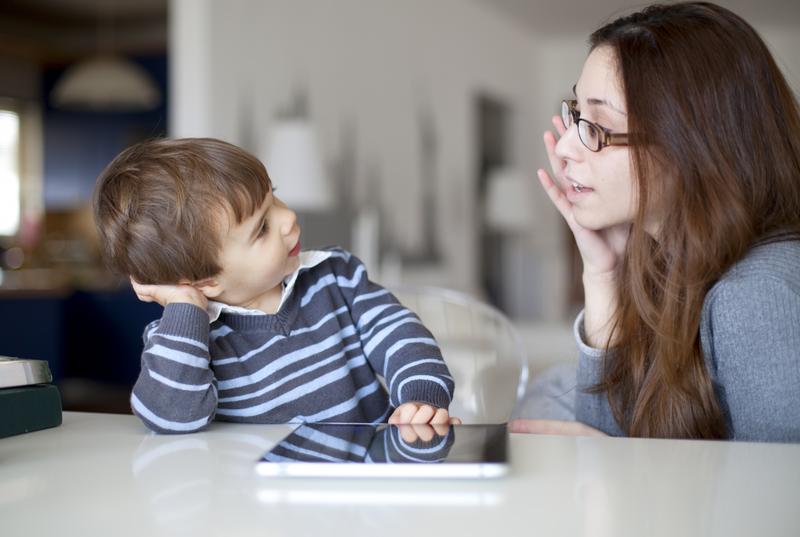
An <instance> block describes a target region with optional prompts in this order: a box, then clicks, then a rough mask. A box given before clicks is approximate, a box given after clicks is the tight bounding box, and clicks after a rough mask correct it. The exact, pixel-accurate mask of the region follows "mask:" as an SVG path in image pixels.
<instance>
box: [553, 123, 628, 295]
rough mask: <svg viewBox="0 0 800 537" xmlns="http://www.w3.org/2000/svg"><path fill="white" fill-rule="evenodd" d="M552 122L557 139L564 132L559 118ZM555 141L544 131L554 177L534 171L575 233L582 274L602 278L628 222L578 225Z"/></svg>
mask: <svg viewBox="0 0 800 537" xmlns="http://www.w3.org/2000/svg"><path fill="white" fill-rule="evenodd" d="M552 122H553V125H554V126H555V128H556V131H557V132H558V136H559V138H560V137H561V136H563V135H564V133H565V132H566V130H565V129H564V125H563V124H562V122H561V118H560V117H558V116H553V119H552ZM556 143H557V140H556V136H555V135H554V134H553V132H552V131H546V132H545V133H544V147H545V149H546V150H547V156H548V158H549V159H550V167H551V169H552V170H553V177H552V178H551V176H550V175H549V174H548V173H547V172H546V171H545V170H543V169H540V170H539V171H538V173H537V175H538V176H539V182H541V183H542V186H543V187H544V189H545V191H546V192H547V195H548V196H549V197H550V201H552V202H553V205H555V206H556V209H558V212H560V213H561V216H563V217H564V220H566V222H567V225H568V226H569V228H570V230H571V231H572V234H573V235H574V236H575V242H576V243H577V245H578V250H579V251H580V254H581V259H582V260H583V269H584V276H585V277H586V276H588V277H590V278H592V277H599V278H601V279H602V278H604V277H606V276H607V275H609V274H612V273H613V272H614V269H615V268H616V266H617V263H618V262H619V258H620V257H621V256H622V254H623V252H624V251H625V245H626V243H627V242H628V232H629V230H630V225H628V224H622V225H618V226H613V227H609V228H606V229H602V230H598V231H594V230H591V229H587V228H585V227H583V226H581V225H580V224H579V223H578V222H577V221H576V220H575V216H574V214H573V212H572V203H570V201H569V200H568V199H567V196H566V195H565V194H564V190H566V189H568V188H572V186H571V185H570V184H569V182H568V180H567V179H566V177H565V176H564V168H565V167H566V163H565V162H564V160H563V159H561V158H559V157H558V155H556ZM553 178H555V179H553Z"/></svg>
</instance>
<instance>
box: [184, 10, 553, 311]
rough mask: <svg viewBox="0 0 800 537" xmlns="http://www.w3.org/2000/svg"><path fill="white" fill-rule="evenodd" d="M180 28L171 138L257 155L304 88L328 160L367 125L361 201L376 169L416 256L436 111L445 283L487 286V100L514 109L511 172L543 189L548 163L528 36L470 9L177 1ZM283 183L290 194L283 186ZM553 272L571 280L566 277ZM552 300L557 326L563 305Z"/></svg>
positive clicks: (386, 203) (362, 140) (548, 215)
mask: <svg viewBox="0 0 800 537" xmlns="http://www.w3.org/2000/svg"><path fill="white" fill-rule="evenodd" d="M170 18H171V20H172V21H173V23H172V24H171V28H172V35H171V38H170V59H171V65H172V66H173V71H172V73H173V83H172V90H171V102H172V103H173V108H172V117H171V119H172V124H171V130H172V133H171V134H172V135H174V136H190V135H191V136H196V135H208V136H215V137H219V138H223V139H226V140H228V141H231V142H233V143H236V144H239V145H242V146H243V147H245V148H246V149H249V150H251V151H253V152H255V153H257V154H258V153H259V145H260V144H261V143H262V141H263V139H264V136H265V134H266V132H267V129H268V128H269V125H270V122H271V121H272V120H273V118H274V116H275V114H276V112H277V111H278V110H279V109H280V108H281V107H283V106H286V104H287V103H289V102H290V99H291V97H292V93H293V91H294V90H295V89H296V88H303V89H304V90H305V91H306V92H307V94H308V100H309V104H310V112H311V115H312V118H313V120H314V122H315V123H316V126H317V128H318V131H319V135H320V142H321V146H322V150H323V152H324V153H325V158H326V159H327V160H332V159H334V158H335V157H336V156H337V152H338V151H339V150H340V147H341V144H342V140H341V139H340V134H341V132H342V128H343V126H344V125H346V124H347V123H348V122H352V123H353V124H354V125H355V130H356V135H357V142H356V147H357V153H358V155H357V157H358V160H359V162H358V169H357V170H356V177H355V185H356V188H355V192H354V193H353V195H354V196H355V197H356V199H357V201H362V199H360V198H361V197H362V196H363V194H362V193H363V192H364V190H365V188H364V187H365V183H366V181H367V180H368V177H369V174H368V169H369V167H370V166H373V165H374V166H377V170H378V175H379V180H380V183H381V198H382V202H383V207H384V211H385V214H384V216H385V217H386V218H387V220H388V227H391V229H393V230H394V231H395V233H394V235H393V240H394V241H396V243H397V245H398V246H399V247H400V248H402V249H403V250H404V251H407V252H413V251H414V249H415V248H418V247H419V246H420V245H421V244H422V242H423V240H424V237H423V236H422V233H423V229H422V225H421V222H422V206H421V204H420V203H419V198H420V195H421V187H422V185H421V182H420V171H419V170H420V147H419V140H418V136H419V135H418V129H419V126H418V123H417V122H418V116H419V114H420V112H421V111H422V110H423V109H426V108H427V109H428V110H430V111H431V112H432V114H433V117H434V121H435V126H436V130H437V142H438V161H437V168H438V169H437V170H436V175H437V181H438V199H439V200H440V207H439V211H438V212H437V214H436V224H437V225H436V229H437V230H438V233H439V237H438V239H439V241H438V242H439V243H440V244H442V245H443V248H444V250H445V252H444V257H445V259H446V261H445V263H446V265H445V270H444V271H442V272H440V273H439V275H438V276H437V277H438V278H439V279H441V280H443V281H446V283H448V284H449V285H451V286H453V287H458V288H462V289H466V290H475V289H476V288H477V285H478V282H477V273H476V269H477V266H478V263H477V259H476V258H475V256H476V255H477V253H476V252H477V249H476V248H477V234H476V233H475V230H476V222H477V218H478V215H477V214H476V211H475V207H476V200H475V198H474V189H475V175H476V165H477V159H476V157H475V151H474V149H475V144H476V142H475V137H474V134H475V124H474V121H475V117H474V110H473V106H474V103H473V98H474V96H475V94H476V92H478V91H485V92H488V93H490V94H493V95H496V96H498V97H500V98H502V99H505V100H506V101H507V102H508V103H510V104H511V105H512V108H513V110H514V113H515V114H514V125H513V130H514V134H515V136H514V140H515V147H514V148H513V151H512V154H513V160H515V161H516V163H517V164H518V165H520V166H522V167H523V169H524V170H525V171H526V172H528V174H529V175H530V176H531V178H532V180H534V179H533V178H535V169H536V166H537V165H540V164H541V162H540V159H539V157H538V156H534V155H538V153H539V147H540V145H541V136H540V130H541V121H540V119H539V117H538V116H539V115H541V114H540V113H539V107H540V104H539V95H538V92H539V90H540V86H541V82H542V81H540V80H537V78H538V77H537V72H538V71H537V70H536V69H534V65H535V62H534V61H533V59H534V58H536V56H537V50H538V48H539V44H538V43H537V41H536V39H535V37H534V36H532V35H530V34H529V33H527V32H526V31H525V29H524V27H523V26H521V25H518V24H514V23H513V22H512V21H509V20H508V19H507V18H505V17H503V16H501V15H498V14H496V13H495V12H494V11H493V10H490V9H487V8H485V7H484V6H480V5H476V4H473V3H471V2H464V1H461V0H437V1H436V2H429V1H425V0H407V1H403V2H394V1H389V0H382V1H381V0H378V1H360V0H337V1H336V2H313V1H309V0H287V1H270V2H262V1H259V0H239V1H237V2H212V1H210V0H201V1H199V2H198V1H194V0H173V1H172V2H171V4H170ZM209 21H210V23H209ZM274 179H275V180H276V183H277V185H278V187H279V188H280V182H281V180H282V178H274ZM284 180H285V178H284ZM537 193H539V194H540V197H541V198H542V199H540V200H538V201H537V206H540V207H543V210H544V211H546V212H545V213H543V214H542V215H541V218H540V222H539V223H538V224H539V225H538V226H537V232H536V234H535V235H534V234H533V233H532V234H531V237H532V239H531V241H533V240H534V239H533V237H535V236H541V237H544V239H542V240H540V241H539V242H537V246H538V247H539V248H542V249H543V250H542V251H541V252H539V253H538V254H537V255H536V257H537V258H541V259H542V260H543V262H544V260H547V264H548V265H551V266H552V265H560V264H563V261H562V256H561V254H560V245H559V244H558V241H556V240H555V239H553V237H554V236H556V234H557V232H558V230H559V225H560V222H559V220H558V217H557V215H555V214H554V213H553V212H552V211H550V209H549V207H548V205H547V202H546V201H545V200H544V198H543V194H542V193H541V192H539V191H538V190H537ZM539 243H541V244H539ZM548 270H549V271H550V272H552V273H553V274H554V277H555V278H563V270H558V269H556V270H554V269H552V268H550V269H548ZM435 283H442V282H435ZM539 287H542V288H545V287H546V288H548V289H556V290H558V289H560V288H563V285H561V284H557V285H555V286H553V285H550V284H549V283H548V284H547V285H544V284H542V285H540V284H537V283H534V284H533V285H531V282H530V280H529V281H528V282H526V287H525V289H523V290H522V291H521V294H525V291H526V290H527V292H528V294H529V295H530V296H531V297H532V298H531V300H534V299H536V300H539V299H538V298H533V297H536V296H538V295H539V294H540V293H539V289H538V288H539ZM553 302H554V305H555V307H554V309H553V311H554V312H555V313H553V314H554V315H558V314H559V310H558V307H559V305H560V297H556V299H554V300H553Z"/></svg>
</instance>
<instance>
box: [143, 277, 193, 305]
mask: <svg viewBox="0 0 800 537" xmlns="http://www.w3.org/2000/svg"><path fill="white" fill-rule="evenodd" d="M131 285H132V286H133V291H134V292H135V293H136V296H137V297H138V298H139V300H141V301H142V302H158V303H159V304H161V305H162V306H164V307H166V306H167V304H172V303H175V302H183V303H187V304H194V305H195V306H197V307H198V308H201V309H204V310H205V309H206V308H208V298H206V296H205V295H204V294H203V292H202V291H200V289H198V288H196V287H193V286H191V285H189V284H180V285H145V284H142V283H139V282H137V281H136V280H134V279H133V278H131Z"/></svg>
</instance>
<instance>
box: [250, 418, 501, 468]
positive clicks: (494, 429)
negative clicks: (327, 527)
mask: <svg viewBox="0 0 800 537" xmlns="http://www.w3.org/2000/svg"><path fill="white" fill-rule="evenodd" d="M305 425H308V426H312V427H313V426H314V425H322V426H326V427H328V426H353V425H362V426H363V425H369V424H352V423H351V424H332V423H320V424H305ZM374 427H376V428H384V427H394V426H393V425H386V424H380V425H375V426H374ZM450 427H452V428H453V431H454V433H455V441H456V442H458V438H459V434H458V431H459V430H462V431H463V430H466V429H468V428H472V429H475V428H482V429H487V434H486V435H485V436H484V438H486V439H487V441H490V440H492V441H494V442H496V443H495V444H491V445H490V444H486V445H484V446H483V447H482V448H481V449H480V452H481V453H482V454H483V457H484V458H483V459H477V458H476V460H475V461H473V462H447V461H446V460H445V461H443V462H440V463H423V462H413V461H408V462H392V463H388V462H370V463H367V462H353V461H351V462H344V461H342V462H324V461H319V462H316V461H315V462H306V461H268V460H265V458H264V457H266V454H265V455H264V457H262V458H261V459H260V460H259V461H257V463H256V472H257V473H258V474H259V475H261V476H264V477H289V478H339V479H348V478H355V479H364V478H387V479H398V478H399V479H428V478H437V479H440V478H444V479H494V478H498V477H502V476H505V475H507V474H508V470H509V456H508V432H507V429H506V424H486V425H483V424H482V425H474V424H470V425H451V426H450ZM295 430H296V429H295ZM501 432H502V434H500V433H501ZM292 434H293V433H289V434H288V435H287V436H286V437H285V438H284V439H281V441H279V442H277V443H276V444H275V446H273V449H274V448H275V447H276V446H278V445H279V444H280V443H281V442H282V441H283V440H285V439H286V438H289V436H291V435H292ZM270 451H271V450H270ZM267 453H269V452H267ZM489 453H491V456H487V454H489Z"/></svg>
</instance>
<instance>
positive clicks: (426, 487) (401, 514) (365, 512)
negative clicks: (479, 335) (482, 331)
mask: <svg viewBox="0 0 800 537" xmlns="http://www.w3.org/2000/svg"><path fill="white" fill-rule="evenodd" d="M290 430H291V428H290V427H289V426H284V425H264V426H259V425H235V424H226V423H214V424H213V425H212V426H211V427H210V428H209V429H208V430H207V431H205V432H202V433H196V434H191V435H184V436H159V435H155V434H151V433H148V432H147V431H146V430H145V429H144V427H143V426H142V425H141V423H140V422H139V421H138V419H137V418H135V417H133V416H120V415H110V414H85V413H73V412H66V413H65V414H64V423H63V425H62V426H60V427H57V428H54V429H49V430H45V431H38V432H34V433H28V434H24V435H19V436H14V437H10V438H5V439H0V534H1V535H2V536H3V537H12V536H13V537H16V536H29V535H35V536H39V535H59V536H62V535H81V536H93V535H102V536H107V535H115V536H116V535H140V536H161V535H164V536H167V535H169V536H173V535H187V536H188V535H191V536H192V537H202V536H205V535H224V536H245V535H259V536H266V535H270V536H275V535H292V536H300V535H308V536H315V537H316V536H320V535H324V536H327V535H365V534H368V533H374V534H375V535H378V536H389V535H403V536H404V537H409V536H413V535H421V534H424V535H437V534H440V535H451V534H456V535H489V536H492V537H501V536H502V535H509V536H510V535H522V534H524V535H531V536H533V535H547V536H552V535H592V536H620V535H635V536H637V537H638V536H643V535H670V536H672V535H681V536H687V535H703V536H709V535H720V536H726V537H730V536H735V535H769V536H780V535H786V536H790V535H791V536H797V535H800V513H799V511H800V509H798V508H799V507H800V445H776V444H749V443H725V442H692V441H670V440H638V439H614V438H571V437H554V436H532V435H512V436H511V455H512V461H513V469H512V472H511V475H510V476H509V477H507V478H504V479H499V480H486V481H466V482H465V481H444V482H442V481H440V482H434V481H414V480H402V481H392V480H364V481H359V480H330V479H329V480H312V479H307V480H288V479H274V478H272V479H270V478H264V477H260V476H258V475H256V473H255V472H254V463H255V461H256V460H257V459H259V458H260V456H261V455H262V454H263V453H264V452H265V451H266V450H268V449H269V448H270V447H271V446H272V445H273V444H274V443H275V442H277V441H278V440H279V439H280V438H282V437H283V436H284V435H285V434H286V433H288V432H289V431H290Z"/></svg>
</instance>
